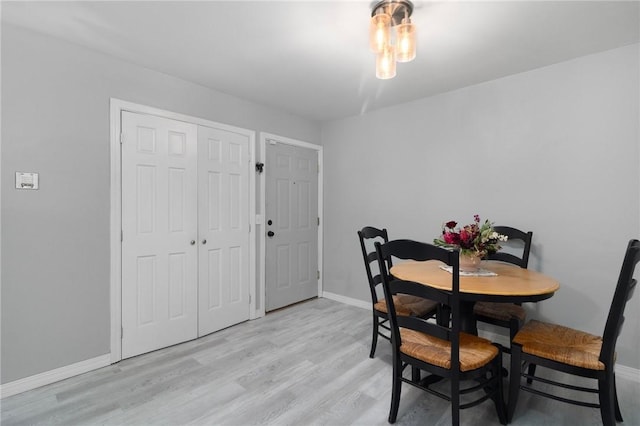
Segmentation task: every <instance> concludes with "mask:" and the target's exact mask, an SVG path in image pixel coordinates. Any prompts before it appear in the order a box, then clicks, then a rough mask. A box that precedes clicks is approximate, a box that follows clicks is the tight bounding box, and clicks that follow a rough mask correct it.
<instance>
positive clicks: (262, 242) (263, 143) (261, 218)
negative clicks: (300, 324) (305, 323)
mask: <svg viewBox="0 0 640 426" xmlns="http://www.w3.org/2000/svg"><path fill="white" fill-rule="evenodd" d="M270 140H273V141H276V142H279V143H283V144H286V145H293V146H298V147H301V148H309V149H313V150H315V151H317V152H318V217H319V218H320V225H318V270H319V271H320V278H318V297H321V296H322V288H323V285H322V280H323V277H324V270H323V265H322V247H323V241H322V235H323V232H322V229H323V226H324V218H323V214H322V213H323V211H324V209H323V205H322V200H323V198H324V197H323V181H324V179H323V173H324V166H323V151H322V145H316V144H312V143H309V142H304V141H300V140H297V139H291V138H287V137H284V136H278V135H274V134H271V133H265V132H260V142H259V145H260V161H262V162H264V161H265V160H266V158H267V141H270ZM258 176H259V179H258V180H259V186H260V188H259V194H260V206H259V211H260V213H259V214H257V215H256V226H257V227H260V233H259V234H258V247H259V250H260V264H259V267H258V277H259V278H258V279H259V283H258V294H260V306H258V307H257V308H256V310H257V312H256V314H257V315H258V316H264V315H265V300H266V297H267V289H266V280H267V275H266V263H267V257H266V247H267V237H266V233H265V227H264V222H265V218H266V214H267V211H266V199H265V196H266V178H265V174H264V173H261V174H259V175H258Z"/></svg>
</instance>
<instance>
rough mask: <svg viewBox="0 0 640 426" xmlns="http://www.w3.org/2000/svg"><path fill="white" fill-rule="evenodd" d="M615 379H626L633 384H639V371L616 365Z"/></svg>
mask: <svg viewBox="0 0 640 426" xmlns="http://www.w3.org/2000/svg"><path fill="white" fill-rule="evenodd" d="M616 378H618V379H627V380H629V381H632V382H634V383H640V370H638V369H637V368H632V367H627V366H626V365H620V364H616Z"/></svg>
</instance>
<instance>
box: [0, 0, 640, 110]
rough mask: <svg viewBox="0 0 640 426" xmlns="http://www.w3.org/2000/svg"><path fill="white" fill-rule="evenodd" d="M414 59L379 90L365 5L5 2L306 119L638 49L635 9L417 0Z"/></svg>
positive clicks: (5, 18)
mask: <svg viewBox="0 0 640 426" xmlns="http://www.w3.org/2000/svg"><path fill="white" fill-rule="evenodd" d="M414 3H415V8H414V13H413V22H414V23H415V24H416V25H417V28H418V56H417V58H416V60H414V61H413V62H410V63H404V64H398V74H397V76H396V77H395V78H394V79H392V80H386V81H383V80H377V79H376V78H375V73H374V55H373V54H372V53H371V52H369V50H368V41H367V37H368V25H369V16H370V11H371V4H372V3H371V2H370V1H338V0H333V1H329V0H325V1H303V0H298V1H195V2H186V1H182V2H168V1H138V2H135V1H122V2H112V1H107V2H96V1H83V2H8V1H3V2H2V9H1V10H2V22H3V23H11V24H14V25H18V26H22V27H27V28H30V29H32V30H35V31H38V32H42V33H45V34H48V35H51V36H54V37H59V38H62V39H65V40H68V41H70V42H73V43H76V44H79V45H82V46H86V47H88V48H90V49H94V50H97V51H101V52H104V53H107V54H109V55H113V56H115V57H118V58H121V59H124V60H126V61H129V62H132V63H135V64H138V65H141V66H144V67H147V68H152V69H155V70H159V71H161V72H164V73H166V74H170V75H174V76H177V77H180V78H182V79H185V80H189V81H192V82H195V83H198V84H200V85H202V86H206V87H210V88H212V89H215V90H218V91H222V92H226V93H229V94H232V95H235V96H238V97H241V98H244V99H247V100H251V101H254V102H257V103H260V104H264V105H268V106H271V107H275V108H278V109H281V110H284V111H288V112H290V113H292V114H297V115H300V116H303V117H307V118H310V119H313V120H329V119H335V118H341V117H346V116H351V115H357V114H361V113H363V112H366V111H370V110H373V109H377V108H381V107H385V106H390V105H394V104H398V103H403V102H407V101H411V100H414V99H419V98H423V97H426V96H430V95H433V94H437V93H442V92H445V91H449V90H454V89H457V88H460V87H464V86H468V85H471V84H476V83H479V82H482V81H488V80H492V79H495V78H499V77H502V76H506V75H510V74H515V73H519V72H523V71H527V70H530V69H534V68H539V67H542V66H545V65H549V64H553V63H557V62H560V61H564V60H567V59H570V58H574V57H578V56H583V55H586V54H590V53H595V52H599V51H603V50H607V49H611V48H615V47H619V46H623V45H628V44H632V43H636V42H638V41H640V8H639V6H640V3H639V2H637V1H623V2H614V1H602V2H595V1H588V2H579V1H501V2H486V1H472V2H457V1H445V2H431V1H416V2H414Z"/></svg>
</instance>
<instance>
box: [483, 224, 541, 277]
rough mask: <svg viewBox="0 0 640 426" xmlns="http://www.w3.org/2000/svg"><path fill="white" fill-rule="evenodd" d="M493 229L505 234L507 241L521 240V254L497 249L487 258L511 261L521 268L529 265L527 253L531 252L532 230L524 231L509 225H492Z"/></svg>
mask: <svg viewBox="0 0 640 426" xmlns="http://www.w3.org/2000/svg"><path fill="white" fill-rule="evenodd" d="M493 229H494V230H495V231H496V232H497V233H498V234H502V235H506V236H507V237H508V241H513V240H520V241H522V243H523V244H524V246H523V248H522V256H516V255H514V254H511V253H507V252H505V251H499V252H496V253H491V254H489V255H488V256H487V259H489V260H500V261H502V262H508V263H513V264H514V265H518V266H519V267H521V268H527V267H528V266H529V253H530V252H531V239H532V238H533V232H531V231H529V232H524V231H521V230H519V229H517V228H512V227H510V226H494V227H493Z"/></svg>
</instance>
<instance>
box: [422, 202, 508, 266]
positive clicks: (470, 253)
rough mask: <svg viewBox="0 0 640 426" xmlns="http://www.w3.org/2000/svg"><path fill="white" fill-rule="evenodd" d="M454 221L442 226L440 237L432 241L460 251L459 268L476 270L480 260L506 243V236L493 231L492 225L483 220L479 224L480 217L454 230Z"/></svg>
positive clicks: (456, 224)
mask: <svg viewBox="0 0 640 426" xmlns="http://www.w3.org/2000/svg"><path fill="white" fill-rule="evenodd" d="M457 226H458V223H457V222H456V221H453V220H451V221H449V222H447V223H445V224H444V225H443V226H442V235H441V236H440V238H436V239H434V240H433V243H434V244H435V245H437V246H441V247H447V248H458V249H460V267H461V269H466V270H469V269H471V270H473V269H475V270H477V269H478V267H479V265H480V260H481V259H482V258H483V257H485V256H486V255H487V254H490V253H495V252H497V251H498V250H500V248H501V247H500V242H501V241H507V236H506V235H501V234H499V233H497V232H496V231H495V230H494V229H493V223H491V222H489V220H485V221H484V223H481V222H480V216H478V215H477V214H476V215H474V216H473V223H471V224H469V225H465V226H463V227H462V228H456V227H457Z"/></svg>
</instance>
